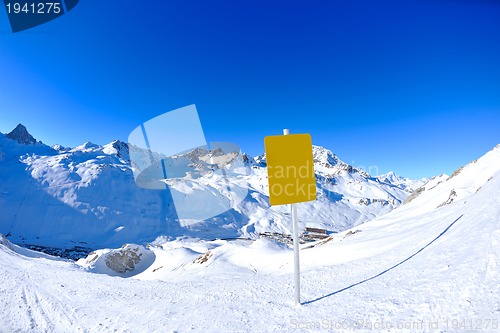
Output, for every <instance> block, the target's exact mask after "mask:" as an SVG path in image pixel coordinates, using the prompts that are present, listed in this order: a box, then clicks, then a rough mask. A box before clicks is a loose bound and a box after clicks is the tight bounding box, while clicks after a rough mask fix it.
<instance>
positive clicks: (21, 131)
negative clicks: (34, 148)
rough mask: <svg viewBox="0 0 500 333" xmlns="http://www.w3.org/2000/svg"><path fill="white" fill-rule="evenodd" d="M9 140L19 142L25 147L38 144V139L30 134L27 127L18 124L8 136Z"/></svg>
mask: <svg viewBox="0 0 500 333" xmlns="http://www.w3.org/2000/svg"><path fill="white" fill-rule="evenodd" d="M6 137H7V138H9V139H12V140H16V141H17V142H19V143H21V144H24V145H34V144H36V139H35V138H34V137H33V136H32V135H31V134H30V133H29V132H28V130H27V129H26V126H24V125H23V124H18V125H17V126H16V128H14V129H13V130H12V132H10V133H8V134H7V135H6Z"/></svg>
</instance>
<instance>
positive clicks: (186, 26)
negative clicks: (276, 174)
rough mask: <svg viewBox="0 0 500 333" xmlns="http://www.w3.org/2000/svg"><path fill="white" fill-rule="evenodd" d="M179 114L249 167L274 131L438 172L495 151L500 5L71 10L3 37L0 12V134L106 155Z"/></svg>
mask: <svg viewBox="0 0 500 333" xmlns="http://www.w3.org/2000/svg"><path fill="white" fill-rule="evenodd" d="M190 104H196V106H197V108H198V112H199V115H200V118H201V121H202V124H203V128H204V131H205V135H206V137H207V139H208V140H209V141H230V142H235V143H238V144H239V145H240V146H241V147H242V149H243V150H244V151H247V152H248V153H250V154H251V155H257V154H260V153H261V152H263V149H264V148H263V138H264V136H266V135H273V134H280V133H281V131H282V129H283V128H285V127H288V128H291V131H292V132H295V133H311V135H312V137H313V142H314V143H315V144H317V145H322V146H325V147H327V148H329V149H331V150H333V151H334V152H335V153H336V154H337V155H338V156H339V157H340V158H341V159H343V160H344V161H345V162H347V163H352V164H354V165H357V166H363V167H365V168H367V169H368V168H369V167H372V168H371V170H375V169H374V168H373V167H375V166H376V167H378V171H379V173H384V172H387V171H389V170H394V171H395V172H396V173H399V174H401V175H404V176H407V177H413V178H420V177H429V176H433V175H436V174H439V173H443V172H444V173H451V172H453V170H454V169H456V168H458V167H459V166H461V165H463V164H465V163H467V162H469V161H471V160H472V159H475V158H477V157H479V156H481V155H482V154H484V153H486V152H487V151H488V150H489V149H491V148H493V146H495V145H496V144H497V143H500V136H499V133H500V131H499V128H500V2H498V1H486V0H479V1H473V0H470V1H468V0H456V1H453V0H433V1H431V0H420V1H417V0H414V1H412V0H407V1H400V0H398V1H386V0H380V1H370V0H364V1H361V0H351V1H346V0H342V1H341V0H338V1H328V0H324V1H317V0H313V1H268V0H251V1H250V0H248V1H247V0H241V1H218V0H214V1H140V2H139V1H127V0H120V1H118V0H107V1H97V0H85V1H80V3H79V4H78V5H77V6H76V7H75V8H74V9H73V10H72V11H70V12H69V13H67V14H66V15H64V16H62V17H60V18H58V19H56V20H54V21H52V22H49V23H47V24H44V25H42V26H39V27H36V28H34V29H31V30H27V31H24V32H19V33H16V34H13V33H12V32H11V31H10V26H9V24H8V20H7V15H6V12H5V11H4V10H0V132H4V133H5V132H8V131H10V130H11V129H12V128H13V127H14V126H15V125H16V124H17V123H19V122H21V123H23V124H25V125H26V126H27V127H28V129H29V130H30V131H31V132H32V134H33V135H34V136H35V137H37V138H38V139H40V140H42V141H44V142H46V143H48V144H55V143H61V144H63V145H67V146H76V145H79V144H81V143H83V142H84V141H88V140H89V141H92V142H95V143H99V144H105V143H108V142H110V141H111V140H113V139H121V140H124V141H125V140H126V139H127V137H128V134H129V133H130V132H131V131H132V130H133V129H134V128H135V127H136V126H137V125H139V124H140V123H142V122H144V121H146V120H148V119H150V118H153V117H155V116H157V115H160V114H162V113H164V112H167V111H169V110H172V109H176V108H179V107H182V106H186V105H190Z"/></svg>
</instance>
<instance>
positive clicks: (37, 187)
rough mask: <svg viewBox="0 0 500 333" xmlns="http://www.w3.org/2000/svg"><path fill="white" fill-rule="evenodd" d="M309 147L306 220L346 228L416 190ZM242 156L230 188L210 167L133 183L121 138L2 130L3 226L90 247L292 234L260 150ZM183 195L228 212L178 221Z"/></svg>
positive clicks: (39, 239) (28, 239)
mask: <svg viewBox="0 0 500 333" xmlns="http://www.w3.org/2000/svg"><path fill="white" fill-rule="evenodd" d="M29 135H30V134H29V133H28V132H27V131H26V133H24V136H29ZM313 152H314V158H315V174H316V179H317V186H318V193H317V197H318V200H316V201H314V202H311V203H305V204H302V205H300V206H299V208H298V209H299V214H301V216H302V217H303V220H302V225H301V227H302V228H304V227H305V226H309V227H319V228H324V229H328V230H330V231H335V232H340V231H343V230H346V229H348V228H351V227H353V226H356V225H360V224H362V223H364V222H366V221H369V220H371V219H373V218H375V217H377V216H381V215H383V214H385V213H387V212H389V211H391V210H392V209H394V208H395V207H397V206H399V205H400V204H401V203H402V202H403V201H404V200H405V199H406V198H407V196H408V195H410V193H411V191H412V190H411V189H407V188H405V187H404V186H401V185H399V184H393V183H390V181H387V182H381V181H379V180H378V179H377V178H374V177H372V176H371V175H369V174H367V173H366V172H364V171H363V170H361V169H357V168H355V167H353V166H350V165H348V164H346V163H344V162H342V161H341V160H340V159H339V158H338V157H337V156H335V155H334V154H333V153H332V152H331V151H329V150H328V149H326V148H323V147H318V146H314V148H313ZM216 158H217V157H216ZM221 158H222V157H221ZM244 158H245V159H247V160H248V166H249V167H248V169H249V170H250V171H251V172H250V173H249V174H248V175H241V174H240V175H232V176H231V191H228V190H227V187H228V185H227V183H226V182H225V179H224V178H223V177H218V176H217V175H216V174H207V175H204V176H203V177H199V178H198V179H196V180H193V181H189V182H187V181H184V182H182V183H181V182H179V181H176V180H175V179H173V180H171V179H169V180H167V183H169V185H170V187H171V189H172V192H171V193H169V192H168V191H159V190H148V189H142V188H140V187H138V186H137V185H136V184H135V182H134V175H133V172H132V167H131V166H130V164H129V150H128V146H127V145H126V144H125V143H123V142H120V141H113V142H111V143H109V144H107V145H104V146H99V145H96V144H93V143H91V142H86V143H84V144H82V145H80V146H78V147H75V148H62V146H60V145H56V146H54V148H51V147H48V146H45V145H43V144H40V143H37V144H36V145H29V146H27V145H24V144H19V143H17V142H16V141H14V140H10V139H8V138H6V137H5V136H0V174H1V175H2V181H1V182H0V211H1V212H2V218H1V219H0V232H1V233H4V234H5V235H8V238H9V240H11V241H12V242H14V243H16V244H22V245H37V246H45V247H57V248H66V249H72V248H74V247H83V248H88V249H89V250H95V249H99V248H117V247H120V246H121V245H123V244H126V243H138V244H142V245H144V244H147V243H148V242H152V241H153V240H154V239H155V238H157V237H159V236H162V235H168V236H172V237H174V238H175V237H180V236H190V237H200V238H204V239H214V238H237V237H244V238H257V237H258V234H259V233H261V232H268V231H270V232H280V233H287V234H290V233H291V223H290V219H289V209H288V208H286V207H270V206H269V197H268V182H267V170H266V167H265V162H264V161H265V155H262V156H260V157H259V158H257V159H255V160H254V159H253V158H251V157H249V156H247V155H244ZM257 160H258V161H257ZM163 186H164V184H163ZM405 186H406V185H405ZM236 192H238V193H239V194H242V193H248V194H247V195H246V196H244V195H240V197H244V200H243V201H241V199H239V198H238V196H236V195H235V194H236ZM186 193H195V195H196V196H197V197H199V198H206V197H210V196H212V195H213V194H216V195H217V196H219V197H220V199H221V201H222V202H224V203H225V205H227V206H229V208H230V210H229V211H226V212H224V213H222V214H219V215H218V216H216V217H214V218H210V219H207V220H205V221H204V222H202V223H195V224H193V223H191V222H189V221H179V216H178V215H177V214H176V211H175V208H177V211H178V212H180V213H183V212H184V211H182V207H181V206H179V205H177V203H176V205H177V206H174V203H173V200H172V196H176V197H177V198H183V197H185V194H186ZM192 196H194V194H193V195H192ZM205 201H206V200H198V201H197V202H195V204H196V203H197V205H198V206H196V205H194V204H193V200H190V201H189V205H187V204H186V205H184V206H187V210H189V211H193V210H195V208H199V209H200V208H203V203H204V202H205ZM214 207H216V206H213V207H212V208H214ZM205 208H206V209H209V208H210V207H205ZM181 215H182V214H181ZM193 218H194V217H193ZM193 221H195V220H193ZM195 222H196V221H195Z"/></svg>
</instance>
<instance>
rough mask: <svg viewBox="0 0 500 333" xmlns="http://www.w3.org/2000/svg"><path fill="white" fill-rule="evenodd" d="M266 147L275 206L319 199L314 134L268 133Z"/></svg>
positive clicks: (271, 195)
mask: <svg viewBox="0 0 500 333" xmlns="http://www.w3.org/2000/svg"><path fill="white" fill-rule="evenodd" d="M264 146H265V149H266V159H267V175H268V180H269V200H270V202H271V205H284V204H292V203H297V202H305V201H311V200H316V179H315V178H314V164H313V155H312V140H311V136H310V135H309V134H291V135H274V136H266V137H265V138H264Z"/></svg>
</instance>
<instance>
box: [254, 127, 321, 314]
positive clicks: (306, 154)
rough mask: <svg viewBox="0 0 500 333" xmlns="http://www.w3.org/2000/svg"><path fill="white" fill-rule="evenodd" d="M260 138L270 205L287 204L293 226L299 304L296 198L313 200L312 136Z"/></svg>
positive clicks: (295, 277)
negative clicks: (289, 206)
mask: <svg viewBox="0 0 500 333" xmlns="http://www.w3.org/2000/svg"><path fill="white" fill-rule="evenodd" d="M283 134H284V135H275V136H267V137H265V138H264V145H265V148H266V159H267V176H268V182H269V203H270V204H271V205H273V206H274V205H287V204H291V214H292V228H293V235H292V237H293V252H294V253H293V254H294V280H295V304H296V305H300V261H299V251H300V249H299V225H298V224H299V223H298V216H297V205H296V203H299V202H306V201H312V200H316V178H315V176H314V160H313V154H312V139H311V136H310V135H309V134H290V130H289V129H284V130H283Z"/></svg>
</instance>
